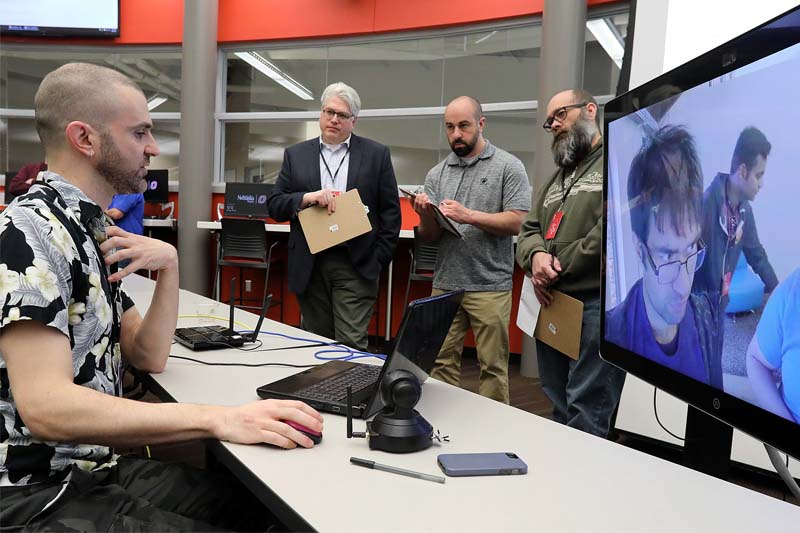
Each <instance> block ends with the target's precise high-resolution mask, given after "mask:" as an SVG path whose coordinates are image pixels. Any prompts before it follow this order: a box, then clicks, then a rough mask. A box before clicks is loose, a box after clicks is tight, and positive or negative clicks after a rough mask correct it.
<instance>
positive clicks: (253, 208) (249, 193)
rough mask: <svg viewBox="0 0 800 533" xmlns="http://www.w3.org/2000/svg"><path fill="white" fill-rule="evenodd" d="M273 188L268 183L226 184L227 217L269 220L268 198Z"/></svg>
mask: <svg viewBox="0 0 800 533" xmlns="http://www.w3.org/2000/svg"><path fill="white" fill-rule="evenodd" d="M273 187H274V185H272V184H267V183H234V182H230V183H226V184H225V216H226V217H255V218H267V217H268V216H269V213H268V212H267V198H268V197H269V194H270V192H272V188H273Z"/></svg>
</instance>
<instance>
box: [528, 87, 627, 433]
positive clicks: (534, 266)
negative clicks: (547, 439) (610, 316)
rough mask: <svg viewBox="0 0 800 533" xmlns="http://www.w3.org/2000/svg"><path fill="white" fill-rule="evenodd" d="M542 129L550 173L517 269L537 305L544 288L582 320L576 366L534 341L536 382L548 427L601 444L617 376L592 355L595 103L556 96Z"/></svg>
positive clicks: (597, 184)
mask: <svg viewBox="0 0 800 533" xmlns="http://www.w3.org/2000/svg"><path fill="white" fill-rule="evenodd" d="M544 129H545V130H546V131H548V132H551V133H552V134H553V144H552V152H553V158H554V160H555V163H556V165H557V166H558V169H557V170H556V172H555V173H554V174H553V176H551V177H550V179H549V180H548V181H547V182H546V183H545V185H544V187H543V188H542V190H541V191H540V192H541V194H540V195H539V197H538V199H537V200H536V205H535V206H534V209H533V210H531V212H530V214H529V215H528V217H527V218H526V220H525V222H524V223H523V225H522V231H521V232H520V234H519V240H518V242H517V254H516V256H517V263H519V265H520V267H522V269H523V271H525V272H526V273H530V275H532V281H533V286H534V291H535V293H536V298H537V299H538V300H539V302H540V303H541V304H542V305H543V306H547V305H550V303H551V302H552V299H553V296H552V294H551V293H550V290H551V289H555V290H558V291H561V292H563V293H565V294H567V295H569V296H571V297H573V298H576V299H578V300H580V301H581V302H583V320H582V326H581V340H580V352H579V356H578V359H577V360H573V359H570V358H569V357H567V356H566V355H564V354H562V353H560V352H559V351H557V350H555V349H554V348H551V347H550V346H548V345H546V344H544V343H542V342H540V341H539V340H537V341H536V352H537V356H538V361H539V375H540V377H541V381H542V388H543V389H544V392H545V394H547V397H548V398H550V400H551V401H552V402H553V419H554V420H555V421H557V422H560V423H562V424H566V425H568V426H571V427H574V428H577V429H580V430H582V431H586V432H588V433H592V434H594V435H599V436H601V437H606V436H607V434H608V429H609V425H610V421H611V415H612V413H613V412H614V409H615V408H616V407H617V404H618V403H619V397H620V395H621V393H622V385H623V383H624V379H625V373H624V372H622V371H621V370H619V369H617V368H616V367H613V366H611V365H610V364H608V363H606V362H604V361H603V360H601V359H600V353H599V352H600V348H599V345H600V248H601V237H602V231H601V216H602V209H603V138H602V136H601V135H600V129H599V124H598V120H597V102H596V101H595V99H594V97H593V96H592V95H591V94H589V93H588V92H586V91H584V90H582V89H571V90H566V91H562V92H560V93H558V94H556V95H555V96H553V98H551V99H550V102H549V103H548V105H547V120H546V121H545V123H544Z"/></svg>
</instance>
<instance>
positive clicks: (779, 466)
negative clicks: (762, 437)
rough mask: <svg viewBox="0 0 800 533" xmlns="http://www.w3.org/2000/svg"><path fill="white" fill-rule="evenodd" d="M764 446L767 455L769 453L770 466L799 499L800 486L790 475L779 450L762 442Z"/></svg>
mask: <svg viewBox="0 0 800 533" xmlns="http://www.w3.org/2000/svg"><path fill="white" fill-rule="evenodd" d="M764 448H766V450H767V455H769V460H770V461H772V466H774V467H775V470H776V471H777V472H778V475H779V476H780V477H781V479H782V480H783V482H784V483H786V486H787V487H789V491H790V492H791V493H792V494H793V495H794V497H795V498H797V499H798V500H800V487H798V486H797V482H796V481H795V480H794V477H792V473H791V472H789V467H788V466H786V463H784V462H783V461H784V458H783V456H782V455H781V452H779V451H778V450H776V449H775V448H773V447H772V446H770V445H769V444H767V443H766V442H765V443H764Z"/></svg>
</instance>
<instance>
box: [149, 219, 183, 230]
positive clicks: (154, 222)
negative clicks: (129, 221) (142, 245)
mask: <svg viewBox="0 0 800 533" xmlns="http://www.w3.org/2000/svg"><path fill="white" fill-rule="evenodd" d="M142 224H143V225H144V227H145V228H174V227H175V226H177V225H178V219H177V218H146V217H145V218H144V219H143V220H142Z"/></svg>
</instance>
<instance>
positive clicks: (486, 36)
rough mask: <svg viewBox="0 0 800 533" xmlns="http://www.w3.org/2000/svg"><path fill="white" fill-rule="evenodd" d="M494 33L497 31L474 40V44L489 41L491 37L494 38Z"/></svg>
mask: <svg viewBox="0 0 800 533" xmlns="http://www.w3.org/2000/svg"><path fill="white" fill-rule="evenodd" d="M496 33H497V30H492V31H490V32H489V33H487V34H486V35H484V36H483V37H481V38H480V39H475V43H474V44H481V43H482V42H483V41H487V40H489V39H491V38H492V37H494V36H495V34H496Z"/></svg>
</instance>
